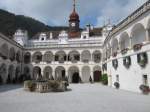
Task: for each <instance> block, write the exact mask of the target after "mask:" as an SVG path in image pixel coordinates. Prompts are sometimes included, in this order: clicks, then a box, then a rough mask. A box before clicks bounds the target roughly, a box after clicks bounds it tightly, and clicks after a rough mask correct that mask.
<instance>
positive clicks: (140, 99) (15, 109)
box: [0, 84, 150, 112]
mask: <svg viewBox="0 0 150 112" xmlns="http://www.w3.org/2000/svg"><path fill="white" fill-rule="evenodd" d="M69 88H70V89H71V90H70V91H67V92H61V93H44V94H40V93H30V92H25V91H24V90H23V88H22V86H19V85H15V86H14V85H4V86H0V112H150V95H148V96H147V95H141V94H138V93H132V92H127V91H122V90H116V89H112V88H110V87H106V86H102V85H100V84H71V85H70V86H69Z"/></svg>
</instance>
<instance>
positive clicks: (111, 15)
mask: <svg viewBox="0 0 150 112" xmlns="http://www.w3.org/2000/svg"><path fill="white" fill-rule="evenodd" d="M146 1H147V0H76V10H77V12H78V14H79V16H80V26H81V27H84V26H85V25H86V24H92V25H94V26H96V27H101V26H103V25H104V24H106V23H108V21H110V22H111V23H112V24H117V23H119V22H120V21H121V20H123V19H124V18H126V17H127V16H128V15H129V14H131V13H132V12H133V11H134V10H136V9H137V8H138V7H140V6H141V5H142V4H143V3H145V2H146ZM0 9H4V10H7V11H9V12H12V13H15V14H17V15H25V16H29V17H32V18H35V19H37V20H39V21H41V22H43V23H45V24H47V25H50V26H68V19H69V15H70V14H71V12H72V9H73V0H0Z"/></svg>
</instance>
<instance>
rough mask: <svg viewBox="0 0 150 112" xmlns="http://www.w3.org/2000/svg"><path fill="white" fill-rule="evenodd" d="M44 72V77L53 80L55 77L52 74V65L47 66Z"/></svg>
mask: <svg viewBox="0 0 150 112" xmlns="http://www.w3.org/2000/svg"><path fill="white" fill-rule="evenodd" d="M43 72H44V73H43V74H44V76H43V77H44V79H47V80H48V79H51V80H53V79H54V78H53V76H52V68H51V67H50V66H46V67H45V68H44V71H43Z"/></svg>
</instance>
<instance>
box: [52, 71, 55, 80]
mask: <svg viewBox="0 0 150 112" xmlns="http://www.w3.org/2000/svg"><path fill="white" fill-rule="evenodd" d="M52 76H53V78H54V79H55V70H53V71H52Z"/></svg>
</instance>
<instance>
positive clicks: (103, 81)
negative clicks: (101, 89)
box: [102, 74, 108, 85]
mask: <svg viewBox="0 0 150 112" xmlns="http://www.w3.org/2000/svg"><path fill="white" fill-rule="evenodd" d="M102 83H103V84H104V85H107V84H108V75H107V74H103V75H102Z"/></svg>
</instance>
